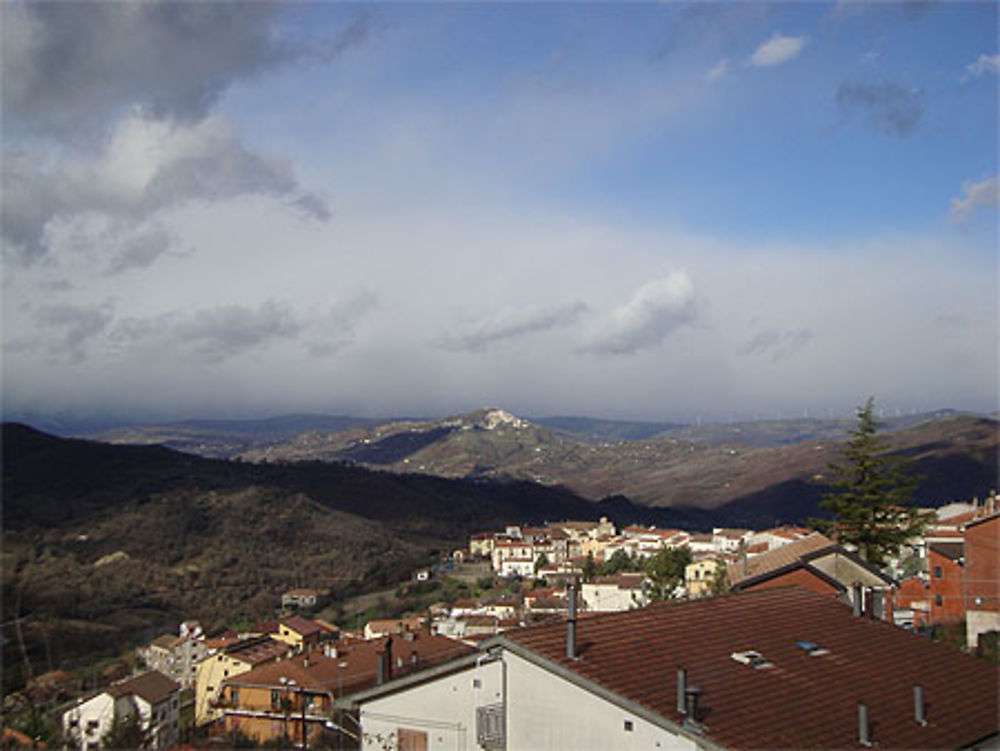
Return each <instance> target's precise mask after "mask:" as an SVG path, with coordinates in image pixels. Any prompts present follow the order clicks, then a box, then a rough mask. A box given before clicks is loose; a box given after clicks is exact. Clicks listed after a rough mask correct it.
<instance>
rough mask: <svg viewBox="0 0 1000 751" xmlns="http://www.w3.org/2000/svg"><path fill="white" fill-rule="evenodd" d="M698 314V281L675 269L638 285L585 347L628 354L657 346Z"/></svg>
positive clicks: (593, 350) (592, 350) (598, 350)
mask: <svg viewBox="0 0 1000 751" xmlns="http://www.w3.org/2000/svg"><path fill="white" fill-rule="evenodd" d="M696 315H697V305H696V301H695V293H694V282H693V281H692V280H691V277H690V276H689V275H688V274H687V273H686V272H684V271H675V272H672V273H670V274H668V275H667V276H666V277H664V278H663V279H658V280H656V281H654V282H649V283H648V284H644V285H643V286H642V287H640V288H639V289H637V290H636V291H635V292H634V293H633V295H632V297H631V298H629V301H628V302H626V303H625V304H624V305H622V306H621V307H619V308H618V309H617V310H615V311H613V312H612V313H611V315H610V316H608V318H607V319H606V320H605V321H604V323H603V327H602V330H601V331H599V332H598V334H597V335H596V336H595V337H593V339H592V340H591V342H590V343H589V344H588V345H587V346H586V347H585V348H584V349H585V351H588V352H598V353H602V354H614V355H624V354H631V353H633V352H637V351H639V350H641V349H647V348H649V347H655V346H656V345H658V344H660V343H661V342H662V341H663V340H664V339H666V337H667V336H668V335H669V334H670V333H671V332H673V331H674V330H676V329H677V328H679V327H681V326H683V325H685V324H688V323H691V322H692V321H694V319H695V317H696Z"/></svg>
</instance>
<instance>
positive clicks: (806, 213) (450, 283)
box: [0, 2, 1000, 419]
mask: <svg viewBox="0 0 1000 751" xmlns="http://www.w3.org/2000/svg"><path fill="white" fill-rule="evenodd" d="M0 12H2V21H3V24H2V27H3V32H2V33H3V40H2V41H3V45H2V47H3V52H2V54H3V68H4V87H3V91H2V96H3V108H4V113H5V114H4V126H5V127H4V130H3V135H2V149H3V175H2V181H3V190H4V201H3V205H2V217H0V233H2V238H3V259H4V278H3V329H2V336H3V366H2V367H3V386H2V388H3V391H2V397H3V404H4V409H5V411H8V412H10V411H18V410H22V411H23V410H35V411H38V410H48V411H57V412H58V411H70V412H83V413H91V414H93V413H99V412H114V413H117V414H123V415H124V414H135V415H143V416H146V417H183V416H190V415H193V414H198V413H202V414H212V415H233V416H236V415H245V414H258V415H260V414H277V413H284V412H290V411H321V412H328V413H329V412H336V413H353V414H368V415H374V414H378V415H391V414H449V413H454V412H459V411H463V410H467V409H472V408H475V407H478V406H480V405H482V404H486V403H499V404H504V405H505V406H508V407H509V408H511V409H513V410H515V411H517V412H520V413H529V414H554V413H565V414H590V415H607V416H615V417H631V418H638V417H646V418H650V419H692V418H694V417H695V416H697V415H704V416H706V417H710V416H714V417H719V418H725V417H730V416H732V417H749V416H751V414H752V413H759V412H764V413H771V414H774V413H777V412H780V411H785V412H786V413H788V412H796V411H797V412H801V411H802V410H804V409H809V410H812V411H813V412H814V413H817V412H823V411H825V410H835V411H838V412H841V413H844V412H849V411H850V410H852V409H853V407H854V406H855V405H857V404H859V403H860V402H861V401H863V399H864V398H865V397H866V396H867V395H868V394H869V393H874V394H876V395H877V396H878V397H879V399H880V401H881V402H882V403H883V404H885V406H886V407H888V408H890V409H891V408H901V409H905V410H910V409H917V410H924V409H932V408H937V407H941V406H952V407H956V408H965V409H973V410H979V411H989V410H993V409H996V408H997V392H996V384H997V382H998V378H1000V373H998V371H997V361H998V353H997V341H998V340H1000V332H998V329H997V325H998V324H997V320H998V310H997V303H996V300H997V297H998V295H997V282H996V280H997V273H996V272H997V260H996V253H995V250H996V247H997V240H998V237H997V224H996V204H997V197H996V182H997V178H996V175H997V174H998V171H1000V169H998V164H997V154H996V148H995V134H996V128H997V97H996V93H997V82H998V78H997V66H996V65H995V64H994V62H995V59H996V55H997V49H996V38H995V34H993V33H991V30H994V29H995V28H996V21H997V9H996V8H995V7H992V6H989V5H962V6H954V7H950V6H943V7H933V8H928V9H926V10H925V11H923V12H921V13H911V12H909V11H907V10H905V9H904V8H902V6H900V7H896V6H891V7H888V6H887V7H882V6H879V7H872V8H861V7H857V8H854V7H852V8H848V9H842V8H841V6H839V5H838V6H822V5H820V6H801V7H799V6H763V5H754V6H746V7H744V6H712V7H707V8H706V7H702V6H696V5H684V4H667V5H666V6H664V7H658V6H634V7H624V8H618V9H616V10H614V11H612V10H611V9H610V8H608V7H601V6H593V7H590V6H580V7H572V6H568V7H560V6H552V7H520V6H509V7H492V8H486V7H464V6H441V7H390V6H371V7H368V8H365V9H357V8H352V7H346V6H335V5H322V4H317V5H309V4H307V5H288V4H283V3H277V4H271V3H247V4H242V3H239V4H235V5H234V4H218V3H216V4H208V5H188V4H177V3H172V2H150V3H143V4H139V5H134V6H133V5H121V4H113V3H108V4H98V5H88V6H86V7H84V6H78V5H73V4H39V3H32V4H27V3H25V4H15V3H8V4H5V5H4V6H3V7H2V9H0ZM928 50H932V51H933V53H934V54H933V55H930V56H929V55H927V54H925V53H926V52H927V51H928ZM455 60H462V61H463V64H462V65H455V64H454V61H455Z"/></svg>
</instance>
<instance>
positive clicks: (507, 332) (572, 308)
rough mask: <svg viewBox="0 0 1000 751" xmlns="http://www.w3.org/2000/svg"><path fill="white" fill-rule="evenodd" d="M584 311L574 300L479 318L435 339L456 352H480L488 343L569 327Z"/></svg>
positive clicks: (442, 345) (439, 344)
mask: <svg viewBox="0 0 1000 751" xmlns="http://www.w3.org/2000/svg"><path fill="white" fill-rule="evenodd" d="M586 310H587V306H586V305H585V304H583V303H582V302H578V303H574V304H572V305H566V306H563V307H560V308H552V309H545V310H531V311H517V312H515V313H507V314H502V315H500V316H498V317H496V318H493V319H491V320H487V321H481V322H480V323H479V324H477V325H476V326H474V327H472V328H470V329H469V330H467V331H464V332H461V333H457V334H452V335H449V336H446V337H443V338H442V339H440V340H438V342H437V346H438V347H440V348H441V349H447V350H452V351H456V352H482V351H483V350H485V349H486V348H487V347H489V346H490V345H491V344H497V343H500V342H504V341H508V340H511V339H518V338H520V337H523V336H527V335H529V334H534V333H538V332H541V331H547V330H549V329H553V328H557V327H560V326H569V325H571V324H573V323H575V322H576V321H577V320H579V318H580V316H581V315H583V314H584V313H585V312H586Z"/></svg>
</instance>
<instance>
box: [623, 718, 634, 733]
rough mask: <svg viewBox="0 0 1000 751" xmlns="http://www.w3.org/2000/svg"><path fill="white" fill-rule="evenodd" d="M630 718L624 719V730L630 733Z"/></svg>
mask: <svg viewBox="0 0 1000 751" xmlns="http://www.w3.org/2000/svg"><path fill="white" fill-rule="evenodd" d="M633 727H634V726H633V725H632V720H625V732H626V733H631V732H632V729H633Z"/></svg>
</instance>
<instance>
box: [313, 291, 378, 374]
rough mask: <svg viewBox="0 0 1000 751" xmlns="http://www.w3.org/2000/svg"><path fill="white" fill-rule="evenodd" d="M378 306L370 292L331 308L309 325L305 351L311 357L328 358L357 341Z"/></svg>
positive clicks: (361, 293) (346, 298) (376, 299)
mask: <svg viewBox="0 0 1000 751" xmlns="http://www.w3.org/2000/svg"><path fill="white" fill-rule="evenodd" d="M377 306H378V298H377V296H376V295H375V293H373V292H372V291H371V290H368V289H360V290H357V291H356V292H354V293H353V294H350V295H347V296H345V297H344V299H342V300H339V301H337V302H335V303H334V304H333V305H331V306H329V307H328V308H327V309H326V310H325V311H324V312H323V313H321V314H320V315H319V316H316V317H314V318H313V319H311V320H310V321H309V322H308V323H307V325H306V330H307V334H306V351H307V352H308V353H309V354H310V356H312V357H318V358H322V357H329V356H330V355H333V354H335V353H337V352H339V351H340V350H341V349H343V348H344V347H346V346H347V345H348V344H350V343H351V342H352V341H354V335H355V331H356V330H357V327H358V324H359V323H360V322H361V320H362V318H364V317H365V316H366V315H367V314H368V313H369V312H370V311H372V310H374V309H375V308H376V307H377Z"/></svg>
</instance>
